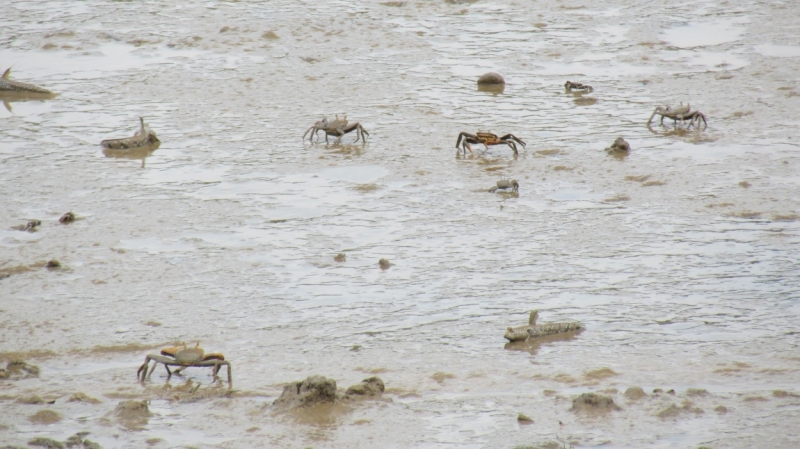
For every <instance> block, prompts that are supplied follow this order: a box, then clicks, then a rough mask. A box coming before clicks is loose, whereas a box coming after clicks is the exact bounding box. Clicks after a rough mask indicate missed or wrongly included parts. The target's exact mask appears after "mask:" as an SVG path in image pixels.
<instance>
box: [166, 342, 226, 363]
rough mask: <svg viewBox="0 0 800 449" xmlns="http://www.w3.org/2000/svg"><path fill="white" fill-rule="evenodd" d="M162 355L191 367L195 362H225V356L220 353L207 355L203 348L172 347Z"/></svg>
mask: <svg viewBox="0 0 800 449" xmlns="http://www.w3.org/2000/svg"><path fill="white" fill-rule="evenodd" d="M161 355H165V356H167V357H172V358H174V359H175V360H177V361H178V362H179V363H181V364H187V365H190V364H192V363H194V362H204V361H206V360H225V356H224V355H222V354H221V353H219V352H212V353H210V354H206V353H205V351H203V348H186V347H184V346H172V347H169V348H164V349H162V350H161Z"/></svg>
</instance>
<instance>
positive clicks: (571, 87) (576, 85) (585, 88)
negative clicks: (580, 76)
mask: <svg viewBox="0 0 800 449" xmlns="http://www.w3.org/2000/svg"><path fill="white" fill-rule="evenodd" d="M564 89H565V90H566V91H567V92H572V91H573V90H580V91H584V92H586V93H591V92H594V87H592V86H590V85H588V84H582V83H573V82H572V81H567V82H566V83H564Z"/></svg>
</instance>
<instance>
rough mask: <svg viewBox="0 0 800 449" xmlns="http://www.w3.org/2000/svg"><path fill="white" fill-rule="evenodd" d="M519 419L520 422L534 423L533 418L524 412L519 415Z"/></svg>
mask: <svg viewBox="0 0 800 449" xmlns="http://www.w3.org/2000/svg"><path fill="white" fill-rule="evenodd" d="M517 421H519V423H520V424H533V420H532V419H531V418H530V417H528V416H527V415H525V414H523V413H520V414H518V415H517Z"/></svg>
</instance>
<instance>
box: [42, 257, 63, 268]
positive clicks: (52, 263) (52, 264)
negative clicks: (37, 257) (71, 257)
mask: <svg viewBox="0 0 800 449" xmlns="http://www.w3.org/2000/svg"><path fill="white" fill-rule="evenodd" d="M45 268H49V269H53V268H61V262H59V261H57V260H56V259H52V260H49V261H48V262H47V265H45Z"/></svg>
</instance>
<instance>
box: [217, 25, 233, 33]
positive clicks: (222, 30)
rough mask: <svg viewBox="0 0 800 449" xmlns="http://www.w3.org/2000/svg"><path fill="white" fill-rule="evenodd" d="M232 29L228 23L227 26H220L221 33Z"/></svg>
mask: <svg viewBox="0 0 800 449" xmlns="http://www.w3.org/2000/svg"><path fill="white" fill-rule="evenodd" d="M230 30H231V27H229V26H227V25H226V26H224V27H222V28H220V30H219V32H220V33H227V32H228V31H230Z"/></svg>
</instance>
